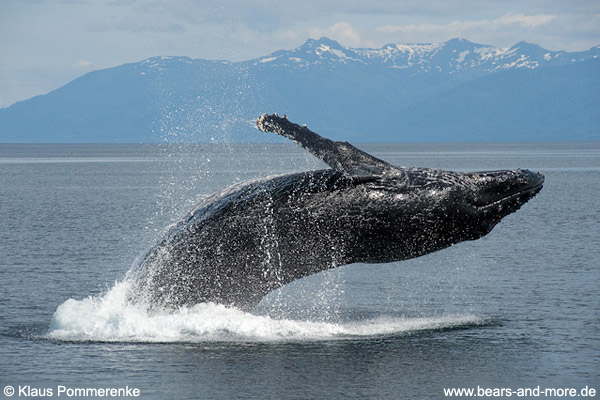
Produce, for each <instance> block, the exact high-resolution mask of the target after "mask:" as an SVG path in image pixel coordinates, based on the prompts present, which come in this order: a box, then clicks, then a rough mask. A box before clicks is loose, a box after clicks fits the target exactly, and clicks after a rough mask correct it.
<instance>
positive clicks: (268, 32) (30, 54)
mask: <svg viewBox="0 0 600 400" xmlns="http://www.w3.org/2000/svg"><path fill="white" fill-rule="evenodd" d="M321 36H327V37H329V38H331V39H335V40H337V41H339V42H340V43H341V44H343V45H345V46H349V47H375V48H378V47H382V46H383V45H385V44H388V43H431V42H442V41H446V40H449V39H452V38H455V37H462V38H465V39H467V40H470V41H472V42H476V43H482V44H489V45H494V46H498V47H508V46H511V45H513V44H515V43H517V42H520V41H522V40H525V41H528V42H531V43H536V44H539V45H541V46H542V47H544V48H546V49H549V50H567V51H580V50H587V49H589V48H590V47H593V46H595V45H598V44H600V1H599V0H570V1H564V0H502V1H495V0H461V1H456V0H419V1H414V0H410V1H393V0H368V1H365V0H328V1H323V0H303V1H298V0H279V1H272V0H256V1H251V0H221V1H204V0H178V1H173V0H0V39H1V40H0V108H1V107H8V106H10V105H11V104H13V103H15V102H17V101H21V100H25V99H28V98H30V97H33V96H36V95H40V94H45V93H48V92H49V91H51V90H54V89H57V88H58V87H60V86H62V85H64V84H66V83H68V82H70V81H71V80H73V79H75V78H77V77H78V76H81V75H83V74H85V73H87V72H89V71H92V70H94V69H103V68H109V67H114V66H117V65H121V64H124V63H128V62H137V61H141V60H144V59H146V58H149V57H154V56H163V55H178V56H189V57H192V58H205V59H227V60H232V61H240V60H247V59H252V58H256V57H260V56H264V55H267V54H269V53H271V52H273V51H276V50H280V49H292V48H295V47H298V46H300V45H302V44H303V43H304V42H305V41H306V40H307V39H308V38H315V39H316V38H319V37H321Z"/></svg>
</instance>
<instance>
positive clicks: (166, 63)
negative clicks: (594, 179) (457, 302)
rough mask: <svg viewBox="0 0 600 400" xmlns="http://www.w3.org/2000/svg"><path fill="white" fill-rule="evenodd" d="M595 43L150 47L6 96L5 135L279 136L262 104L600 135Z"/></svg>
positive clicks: (508, 130) (371, 130) (431, 130)
mask: <svg viewBox="0 0 600 400" xmlns="http://www.w3.org/2000/svg"><path fill="white" fill-rule="evenodd" d="M599 55H600V46H596V47H593V48H592V49H590V50H588V51H583V52H577V53H568V52H564V51H550V50H545V49H543V48H541V47H540V46H538V45H535V44H530V43H526V42H520V43H517V44H515V45H514V46H512V47H509V48H498V47H494V46H489V45H482V44H476V43H472V42H469V41H468V40H465V39H452V40H449V41H447V42H443V43H430V44H388V45H385V46H383V47H382V48H380V49H361V48H349V47H345V46H342V45H340V44H339V43H338V42H336V41H334V40H331V39H328V38H321V39H319V40H314V39H309V40H308V41H307V42H306V43H304V44H303V45H302V46H300V47H298V48H295V49H292V50H280V51H276V52H274V53H272V54H269V55H267V56H264V57H259V58H257V59H253V60H248V61H243V62H229V61H209V60H202V59H191V58H188V57H153V58H150V59H147V60H143V61H141V62H138V63H132V64H125V65H122V66H119V67H115V68H110V69H106V70H99V71H93V72H91V73H88V74H86V75H84V76H82V77H80V78H78V79H76V80H74V81H73V82H71V83H69V84H67V85H65V86H63V87H62V88H59V89H57V90H55V91H53V92H51V93H49V94H47V95H45V96H38V97H34V98H32V99H30V100H27V101H24V102H19V103H17V104H14V105H13V106H11V107H9V108H7V109H2V110H0V141H2V142H35V141H41V142H65V141H66V142H69V141H71V142H113V141H114V142H140V141H164V140H168V141H206V140H210V138H216V139H217V140H228V141H244V142H247V141H256V140H272V139H273V137H272V136H269V137H266V136H261V135H258V134H257V133H256V132H255V131H254V130H252V129H251V128H252V122H251V121H252V120H253V119H254V118H256V117H257V116H258V115H260V114H262V113H264V112H279V113H287V114H288V115H289V116H290V118H291V119H292V120H293V121H296V122H298V123H308V124H309V125H310V126H311V127H314V128H315V129H317V130H319V131H322V132H323V133H324V134H326V135H327V136H329V137H333V138H337V139H346V140H354V141H421V140H426V141H465V140H474V141H477V140H559V139H599V138H600V132H599V128H598V127H599V126H600V113H598V110H599V109H600V95H599V93H600V90H598V89H600V73H599V72H600V70H599V69H600V60H599Z"/></svg>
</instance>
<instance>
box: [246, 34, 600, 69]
mask: <svg viewBox="0 0 600 400" xmlns="http://www.w3.org/2000/svg"><path fill="white" fill-rule="evenodd" d="M599 55H600V46H596V47H594V48H592V49H590V50H589V51H585V52H579V53H567V52H564V51H550V50H545V49H543V48H541V47H540V46H538V45H536V44H531V43H527V42H519V43H517V44H515V45H514V46H512V47H509V48H498V47H494V46H488V45H482V44H476V43H472V42H469V41H468V40H465V39H461V38H458V39H452V40H449V41H447V42H442V43H427V44H387V45H385V46H383V47H382V48H381V49H353V48H349V47H344V46H342V45H340V44H339V43H338V42H336V41H334V40H331V39H328V38H325V37H323V38H321V39H319V40H314V39H309V40H308V41H307V42H306V43H305V44H304V45H302V46H301V47H298V48H296V49H294V50H292V51H278V52H275V53H273V54H271V55H268V56H266V57H262V58H259V59H258V60H252V62H253V64H254V65H259V64H265V65H269V66H273V67H292V68H309V67H311V66H317V65H328V66H334V65H335V64H339V63H341V64H353V63H358V64H363V65H370V66H373V65H382V66H384V67H387V68H395V69H399V70H406V71H408V72H410V73H436V72H438V73H442V74H454V73H457V72H462V71H470V70H481V71H485V72H494V71H499V70H506V69H510V68H530V69H535V68H538V67H542V66H558V65H566V64H569V63H574V62H581V61H586V60H589V59H592V58H598V56H599Z"/></svg>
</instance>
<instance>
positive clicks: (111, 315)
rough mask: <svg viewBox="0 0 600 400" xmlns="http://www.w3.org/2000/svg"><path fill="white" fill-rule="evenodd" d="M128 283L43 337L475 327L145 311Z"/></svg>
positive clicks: (79, 304) (176, 338)
mask: <svg viewBox="0 0 600 400" xmlns="http://www.w3.org/2000/svg"><path fill="white" fill-rule="evenodd" d="M128 286H129V284H128V282H126V281H125V282H120V283H117V284H116V285H115V287H113V288H112V289H111V290H110V291H109V292H107V293H106V294H105V295H103V296H98V297H88V298H86V299H83V300H74V299H69V300H67V301H65V302H64V303H63V304H61V305H60V306H59V307H58V308H57V310H56V312H55V313H54V315H53V317H52V322H51V324H50V332H49V333H48V335H47V336H48V338H50V339H56V340H69V341H102V342H122V341H124V342H220V341H241V342H247V341H250V342H272V341H304V340H309V341H314V340H343V339H352V338H357V337H368V336H377V335H392V334H400V333H407V332H414V331H421V330H431V329H443V328H451V327H456V326H462V325H476V324H481V323H483V320H482V319H481V318H479V317H477V316H473V315H452V316H441V317H427V318H425V317H422V318H398V317H394V318H392V317H389V318H376V319H368V320H362V321H355V322H349V323H333V322H314V321H297V320H290V319H274V318H271V317H269V316H259V315H253V314H250V313H246V312H243V311H240V310H237V309H234V308H228V307H225V306H222V305H217V304H212V303H204V304H198V305H196V306H194V307H190V308H180V309H179V310H175V311H173V310H163V311H152V312H150V311H147V310H146V309H145V308H144V307H141V306H138V305H134V304H131V303H129V302H128V301H127V295H126V293H127V288H128Z"/></svg>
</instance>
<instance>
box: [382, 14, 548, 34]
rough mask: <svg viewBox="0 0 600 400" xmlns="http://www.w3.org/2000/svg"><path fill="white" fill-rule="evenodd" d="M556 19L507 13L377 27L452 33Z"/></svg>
mask: <svg viewBox="0 0 600 400" xmlns="http://www.w3.org/2000/svg"><path fill="white" fill-rule="evenodd" d="M555 19H556V15H552V14H537V15H523V14H505V15H503V16H501V17H500V18H496V19H493V20H488V19H482V20H478V21H452V22H450V23H448V24H411V25H384V26H380V27H378V28H377V30H378V31H380V32H384V33H396V32H402V33H428V32H449V33H452V34H456V33H460V32H461V31H469V30H475V29H477V30H480V29H497V28H499V27H506V26H511V25H519V26H520V27H523V28H536V27H538V26H540V25H543V24H547V23H549V22H552V21H553V20H555Z"/></svg>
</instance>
